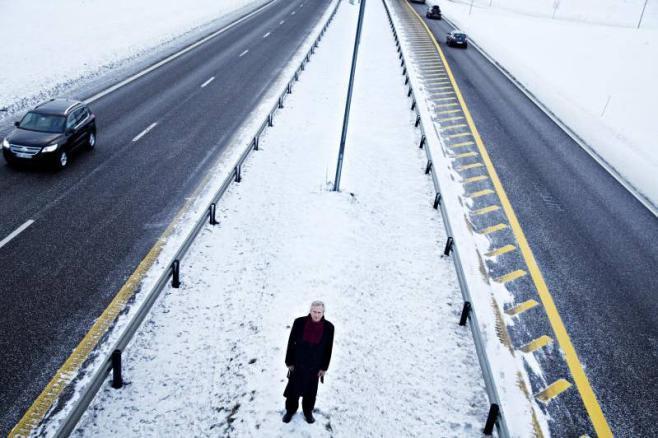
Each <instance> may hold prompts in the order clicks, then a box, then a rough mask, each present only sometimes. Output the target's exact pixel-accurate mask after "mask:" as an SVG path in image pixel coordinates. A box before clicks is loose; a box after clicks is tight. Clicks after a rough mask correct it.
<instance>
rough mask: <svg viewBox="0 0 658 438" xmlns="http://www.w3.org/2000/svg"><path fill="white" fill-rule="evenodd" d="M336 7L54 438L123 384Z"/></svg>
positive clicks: (290, 90) (71, 429)
mask: <svg viewBox="0 0 658 438" xmlns="http://www.w3.org/2000/svg"><path fill="white" fill-rule="evenodd" d="M340 3H341V0H338V1H337V2H336V6H335V7H334V10H333V12H332V13H331V15H330V16H329V18H328V19H327V22H326V23H325V24H324V26H323V27H322V30H321V31H320V32H319V34H318V35H317V37H316V38H315V41H314V42H313V44H312V45H311V47H310V49H309V50H308V52H307V53H306V55H305V56H304V58H303V59H302V62H301V63H300V65H299V67H298V68H297V69H296V70H295V73H294V74H293V76H292V78H291V79H290V80H289V81H288V83H287V85H286V87H285V89H284V90H283V92H282V93H281V94H280V95H279V98H278V99H277V102H276V104H275V105H274V107H273V108H272V110H271V111H270V112H269V113H268V115H267V117H266V119H265V120H264V121H263V123H262V124H261V125H260V127H259V128H258V129H257V130H256V133H255V134H254V136H253V139H252V140H251V142H249V144H248V145H247V147H246V149H245V151H244V152H243V153H242V155H241V156H240V158H239V159H238V160H237V162H236V163H235V166H234V168H233V171H232V172H231V173H229V174H228V175H227V177H226V178H225V179H224V182H223V183H222V185H221V186H220V188H219V189H218V190H217V192H216V193H215V195H214V196H213V198H212V200H211V201H210V204H209V205H208V207H207V209H206V212H205V213H204V214H203V215H201V217H199V218H198V220H197V222H196V225H195V226H194V228H193V229H192V230H191V231H190V232H189V233H188V235H187V236H186V238H185V241H184V242H183V243H182V245H181V247H180V248H179V249H178V251H176V254H174V255H173V256H172V257H171V259H170V260H169V262H168V263H167V264H166V265H165V266H168V268H167V269H166V270H165V271H164V272H162V273H161V274H160V277H159V278H158V280H157V282H156V284H155V285H154V286H153V287H152V288H151V290H150V291H148V293H147V297H146V299H145V300H144V302H143V303H142V305H141V306H140V307H139V309H138V311H137V313H136V314H135V316H134V317H133V318H132V319H131V321H130V322H129V323H128V325H127V326H126V328H125V329H124V332H123V333H122V334H121V336H120V337H119V339H118V340H117V341H116V342H115V344H114V345H113V348H111V349H110V350H109V351H110V353H109V354H108V355H107V357H105V359H104V360H103V362H102V364H101V366H99V367H98V368H97V369H96V370H94V371H93V373H92V375H91V377H90V378H89V383H88V384H87V385H86V386H85V387H84V389H83V390H82V391H81V392H80V397H79V399H77V400H76V401H75V404H74V406H73V408H72V409H71V412H69V413H68V415H67V416H66V418H64V419H63V420H62V422H61V423H60V424H59V428H58V430H57V431H56V432H55V436H56V437H64V436H68V435H69V434H71V433H72V432H73V430H74V429H75V426H76V425H77V423H78V421H79V420H80V418H81V417H82V415H83V414H84V412H85V411H86V410H87V408H88V407H89V404H90V403H91V401H92V400H93V398H94V397H95V396H96V393H97V392H98V390H99V389H100V387H101V386H102V385H103V382H104V381H105V378H106V376H107V374H108V373H109V372H110V371H112V372H113V384H112V386H113V387H115V388H120V387H121V386H122V384H123V381H122V378H121V353H122V352H123V351H124V350H125V348H126V347H127V346H128V344H129V343H130V340H131V339H132V337H133V336H134V335H135V333H136V332H137V330H138V329H139V327H140V325H141V323H142V322H143V321H144V319H145V318H146V315H148V313H149V312H150V310H151V307H152V306H153V303H154V302H155V301H156V299H157V298H158V297H159V296H160V293H161V292H162V290H164V288H165V287H166V286H167V283H168V282H169V279H170V278H171V279H172V283H171V285H172V287H174V288H177V287H179V286H180V262H181V260H182V259H183V257H184V256H185V254H186V253H187V251H188V250H189V248H190V246H191V245H192V242H193V241H194V239H195V238H196V236H197V235H198V234H199V232H200V231H201V230H202V229H203V228H204V226H206V225H207V224H210V225H215V224H217V223H218V222H217V221H216V218H215V211H216V207H217V202H218V201H219V200H220V199H221V197H222V196H223V195H224V193H225V192H226V190H227V189H228V187H229V186H230V185H231V183H233V182H238V183H239V182H240V181H241V179H242V165H243V164H244V162H245V161H246V159H247V157H248V156H249V154H250V153H251V152H252V151H257V150H258V143H259V140H260V136H261V135H262V134H263V132H264V131H265V130H266V129H267V128H268V127H271V126H273V125H274V115H275V114H276V112H277V111H278V110H279V109H281V108H283V103H284V101H285V99H286V96H287V95H288V94H291V93H292V89H293V86H294V84H295V82H297V81H298V80H299V76H300V74H301V72H303V71H304V69H305V67H306V64H308V63H309V61H310V59H311V55H313V54H314V53H315V50H316V49H317V48H318V44H319V42H320V40H322V37H323V36H324V34H325V33H326V31H327V28H328V27H329V24H331V22H332V21H333V19H334V17H335V16H336V12H337V11H338V7H339V6H340Z"/></svg>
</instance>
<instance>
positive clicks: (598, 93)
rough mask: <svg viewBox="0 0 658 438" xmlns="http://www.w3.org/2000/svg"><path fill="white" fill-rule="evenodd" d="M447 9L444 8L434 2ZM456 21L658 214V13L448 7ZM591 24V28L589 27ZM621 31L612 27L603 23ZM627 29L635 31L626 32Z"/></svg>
mask: <svg viewBox="0 0 658 438" xmlns="http://www.w3.org/2000/svg"><path fill="white" fill-rule="evenodd" d="M430 2H432V3H437V1H436V0H430ZM439 3H440V4H441V8H442V10H443V11H444V14H445V15H446V17H448V18H449V19H451V20H452V21H454V22H455V23H456V24H457V25H458V26H459V27H460V28H461V29H462V30H464V31H466V32H467V33H468V34H469V36H471V37H472V38H473V39H474V40H475V41H476V42H477V44H478V45H480V46H481V47H482V48H483V49H484V50H486V51H487V52H488V53H489V55H491V56H492V57H493V58H494V59H495V60H496V61H498V62H499V63H500V64H501V65H502V66H504V67H505V69H507V70H508V71H509V72H510V73H511V74H512V75H513V76H514V77H515V78H516V79H517V80H519V81H520V82H521V83H522V84H523V85H524V86H525V87H527V88H528V90H529V91H530V92H531V93H533V94H534V95H535V96H536V97H537V98H538V99H539V100H540V101H541V102H543V103H544V104H545V105H546V106H547V107H548V108H549V109H550V110H551V111H552V112H554V113H555V114H556V115H557V117H558V118H560V119H561V120H562V121H563V122H564V123H565V124H566V125H568V126H569V127H570V128H571V129H573V130H574V131H575V132H576V133H577V134H578V136H580V137H581V138H582V139H583V140H584V141H585V142H586V143H587V144H588V145H589V146H590V147H591V148H592V149H593V151H594V152H595V153H596V154H597V155H599V156H600V157H601V158H602V159H603V160H604V161H605V162H607V163H608V164H609V165H610V166H611V167H612V168H614V169H615V170H616V171H617V172H618V173H619V174H620V175H621V176H622V178H623V179H625V180H626V181H628V182H629V183H630V184H631V185H632V186H634V187H635V189H636V190H637V191H639V192H640V193H641V194H642V195H643V196H644V197H646V198H647V199H648V200H649V201H650V202H651V203H653V204H654V208H658V184H656V174H657V173H658V140H657V139H658V124H657V123H655V114H656V110H655V107H656V102H658V86H656V78H657V77H658V7H656V6H655V4H654V5H653V6H652V5H651V2H649V6H647V9H646V11H645V16H644V18H643V21H642V26H641V28H640V29H635V28H633V27H632V26H633V25H636V24H637V22H638V21H639V16H640V12H641V7H642V2H641V1H639V0H633V1H628V2H623V3H620V2H618V1H617V2H615V1H612V0H606V1H603V2H596V5H594V4H593V3H592V2H591V1H589V0H574V1H570V2H565V3H564V5H562V4H560V2H554V3H551V5H554V4H555V3H557V4H558V6H559V7H558V9H557V11H556V15H555V17H556V18H555V19H552V18H551V15H552V14H551V12H552V11H553V9H552V7H547V6H549V5H548V3H550V2H547V1H544V2H532V3H530V2H523V3H524V5H521V4H520V3H521V2H519V1H518V0H495V1H494V2H493V7H489V4H490V2H489V0H486V1H485V0H478V1H475V2H474V5H473V7H472V8H471V6H470V3H468V2H464V3H461V2H459V3H458V2H452V1H451V2H446V1H441V2H439ZM579 20H587V21H579ZM592 22H594V23H611V24H615V25H611V24H593V23H592ZM617 24H620V25H623V26H626V27H622V26H618V25H617Z"/></svg>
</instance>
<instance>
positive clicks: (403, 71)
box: [402, 67, 407, 76]
mask: <svg viewBox="0 0 658 438" xmlns="http://www.w3.org/2000/svg"><path fill="white" fill-rule="evenodd" d="M406 74H407V67H405V68H403V69H402V76H406Z"/></svg>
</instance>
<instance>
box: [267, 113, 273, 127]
mask: <svg viewBox="0 0 658 438" xmlns="http://www.w3.org/2000/svg"><path fill="white" fill-rule="evenodd" d="M267 126H269V127H270V128H271V127H272V126H274V115H272V114H270V115H268V116H267Z"/></svg>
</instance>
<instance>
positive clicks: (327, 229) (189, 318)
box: [75, 2, 487, 437]
mask: <svg viewBox="0 0 658 438" xmlns="http://www.w3.org/2000/svg"><path fill="white" fill-rule="evenodd" d="M356 16H357V7H355V6H352V5H350V4H348V3H347V2H344V3H343V4H342V6H341V8H340V9H339V12H338V15H337V16H336V19H335V21H334V22H333V24H332V25H331V27H330V28H329V32H328V34H327V36H326V37H325V39H324V40H323V41H322V43H321V45H320V48H319V50H318V52H317V54H316V55H315V57H314V58H313V59H312V61H311V63H310V64H309V67H308V68H307V71H306V72H305V73H304V75H303V76H302V77H301V82H300V83H299V85H298V87H297V88H296V89H295V92H294V93H293V95H292V96H291V98H290V99H289V100H287V101H286V109H284V110H283V112H282V113H280V115H279V116H278V117H277V119H276V120H275V127H274V128H273V129H271V130H269V131H267V134H266V135H265V137H264V138H263V139H262V140H261V143H260V144H261V151H259V152H257V153H256V154H255V155H254V156H253V157H252V158H250V161H249V162H248V164H247V166H246V168H245V170H244V180H243V181H242V182H241V183H240V184H239V185H233V186H232V187H231V188H230V189H229V192H228V193H227V195H226V197H225V198H224V199H223V200H222V203H221V212H220V222H221V224H220V225H219V226H216V227H214V228H209V229H206V230H205V231H204V232H203V233H202V234H201V235H200V237H199V238H198V239H197V241H196V242H195V244H194V245H193V247H192V249H191V251H190V254H189V255H188V257H187V258H186V260H184V263H183V266H182V274H183V277H182V280H183V285H182V287H181V288H180V289H177V290H173V289H170V290H167V291H166V293H165V294H164V296H163V297H162V298H161V299H160V301H159V302H158V303H157V304H156V305H155V307H154V309H153V312H152V316H151V317H150V319H148V320H147V322H145V324H144V326H143V329H142V330H141V331H140V332H139V333H138V334H137V335H136V338H135V340H134V342H133V344H132V345H131V347H129V349H128V350H127V351H126V353H125V355H124V378H125V379H126V380H127V381H128V384H127V385H126V386H125V387H124V388H123V389H121V390H118V391H117V390H113V389H111V388H110V387H109V383H108V384H107V386H106V387H105V389H104V390H103V391H102V392H101V393H99V395H98V396H97V398H96V400H95V401H94V402H93V403H92V405H91V407H90V409H89V410H88V412H87V413H86V414H85V416H84V417H83V419H82V420H81V423H80V425H79V429H78V431H77V432H76V433H75V435H85V436H96V435H101V436H137V435H138V436H144V435H146V436H155V435H158V436H161V435H162V436H179V435H182V434H188V435H195V436H204V435H212V436H218V435H230V436H281V435H288V434H291V433H292V434H293V436H349V437H352V436H359V437H362V436H391V437H398V436H442V437H447V436H455V437H463V436H478V435H480V429H481V427H482V421H483V419H484V418H485V416H486V410H487V400H486V395H485V392H484V387H483V383H482V377H481V373H480V369H479V366H478V363H477V359H476V357H475V352H474V347H473V343H472V339H471V334H470V333H469V331H468V330H467V329H464V328H461V327H459V326H458V325H457V323H456V322H457V320H458V317H459V312H460V308H461V294H460V292H459V288H458V284H457V279H456V275H455V272H454V269H453V267H452V262H451V260H450V259H444V258H442V257H440V254H441V250H442V244H443V242H444V240H445V235H444V233H443V225H442V224H441V222H440V217H439V215H438V214H437V212H436V211H435V210H433V209H432V208H431V199H432V197H433V189H432V186H431V183H430V180H429V179H428V178H427V177H426V176H425V175H423V172H422V170H423V167H424V161H423V158H424V156H423V152H422V151H420V150H418V148H417V147H416V145H417V140H418V138H417V133H416V132H415V130H414V129H413V116H412V113H411V112H410V111H409V108H408V104H409V103H408V100H407V98H406V93H405V89H404V88H403V85H402V80H401V76H399V74H398V73H399V70H398V67H397V65H398V64H397V62H398V61H397V56H396V53H395V50H394V45H393V40H392V37H391V34H390V31H389V29H388V26H387V23H386V19H385V13H384V11H383V7H382V4H381V3H380V2H369V3H368V9H367V14H366V21H365V24H364V34H363V41H362V44H361V58H360V62H359V68H358V70H357V82H356V91H355V94H354V99H353V106H352V117H351V123H352V124H351V129H350V133H349V138H348V142H347V150H346V156H345V157H346V167H345V169H344V176H343V184H342V189H343V191H342V192H341V193H334V192H331V191H329V186H330V185H331V182H330V181H331V180H332V179H333V173H334V171H335V161H336V156H337V145H338V142H339V138H340V127H341V122H342V114H343V113H342V110H343V105H344V99H345V92H346V89H347V79H348V74H349V67H350V59H351V48H352V44H353V35H354V28H355V24H356ZM314 299H322V300H324V301H325V302H326V303H327V313H326V317H327V319H328V320H330V321H332V322H333V323H334V324H335V326H336V338H335V345H334V354H333V358H332V363H331V366H330V368H329V372H328V374H327V378H326V380H325V384H324V385H321V386H320V390H319V393H318V402H317V405H316V407H317V408H318V411H317V413H316V418H317V419H318V421H317V422H316V423H315V424H314V425H308V424H306V423H305V422H304V421H303V419H302V418H301V416H300V415H297V416H296V417H295V418H294V419H293V421H292V422H291V423H290V424H288V425H286V424H283V423H282V422H281V415H282V413H283V403H284V398H283V396H282V393H283V389H284V387H285V383H286V382H285V373H286V369H285V365H284V355H285V346H286V342H287V337H288V333H289V328H290V324H291V323H292V321H293V319H294V318H295V317H297V316H300V315H304V314H306V312H307V311H308V305H309V304H310V302H311V301H312V300H314Z"/></svg>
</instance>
